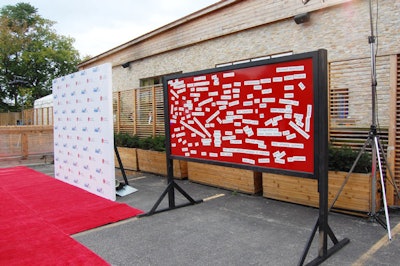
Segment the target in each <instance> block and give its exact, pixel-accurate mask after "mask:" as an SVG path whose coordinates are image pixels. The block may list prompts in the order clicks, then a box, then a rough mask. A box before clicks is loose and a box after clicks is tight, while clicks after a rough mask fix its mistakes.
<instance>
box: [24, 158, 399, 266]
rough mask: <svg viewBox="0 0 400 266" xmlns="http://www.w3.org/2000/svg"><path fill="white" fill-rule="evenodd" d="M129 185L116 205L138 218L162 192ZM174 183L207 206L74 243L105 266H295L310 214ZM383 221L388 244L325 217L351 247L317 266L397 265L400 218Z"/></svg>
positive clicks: (136, 178)
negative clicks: (136, 212)
mask: <svg viewBox="0 0 400 266" xmlns="http://www.w3.org/2000/svg"><path fill="white" fill-rule="evenodd" d="M30 167H32V168H34V169H36V170H38V171H41V172H44V173H46V174H49V175H52V174H53V171H54V170H53V165H51V164H47V165H31V166H30ZM128 178H129V182H130V185H131V186H133V187H135V188H137V189H138V192H136V193H133V194H131V195H128V196H125V197H119V198H118V199H117V201H119V202H125V203H127V204H128V205H131V206H133V207H135V208H139V209H142V210H144V211H149V210H150V209H151V208H152V206H153V205H154V203H155V202H156V200H157V199H158V198H159V196H160V195H161V193H162V191H163V190H164V189H165V187H166V184H167V183H166V178H165V177H160V176H156V175H152V174H147V173H141V172H130V173H129V174H128ZM176 182H177V183H178V184H179V185H180V186H181V187H182V188H183V189H184V190H185V191H186V192H188V193H189V195H191V196H192V197H193V198H194V199H209V200H207V201H205V202H203V203H201V204H198V205H194V206H188V207H184V208H180V209H176V210H172V211H168V212H163V213H159V214H156V215H153V216H149V217H142V218H133V219H128V220H125V221H121V222H119V223H115V224H111V225H107V226H103V227H100V228H96V229H93V230H90V231H86V232H82V233H79V234H76V235H74V236H73V237H74V238H75V239H76V240H77V241H79V242H80V243H82V244H83V245H85V246H87V247H88V248H90V249H91V250H93V251H94V252H95V253H97V254H98V255H100V256H101V257H102V258H104V259H105V260H106V261H108V262H109V263H110V264H112V265H199V266H200V265H297V263H298V261H299V259H300V257H301V255H302V254H303V249H304V247H305V245H306V243H307V240H308V238H309V237H310V234H311V230H312V229H313V225H314V223H315V222H316V219H317V218H318V210H317V209H315V208H310V207H304V206H300V205H296V204H289V203H284V202H279V201H275V200H270V199H266V198H263V197H261V196H251V195H245V194H241V193H234V192H231V191H227V190H223V189H218V188H213V187H209V186H204V185H200V184H195V183H192V182H190V181H187V180H183V181H181V180H178V181H176ZM176 198H177V203H178V204H179V203H183V202H186V199H184V197H183V196H181V195H180V193H179V192H176ZM166 204H167V202H166V201H164V202H162V204H161V206H160V207H161V208H162V207H163V206H167V205H166ZM381 217H382V218H383V219H385V217H384V216H381ZM390 220H391V228H392V235H393V236H392V241H390V242H389V241H388V240H387V231H386V230H385V229H384V228H383V227H382V226H381V225H379V224H378V223H376V222H371V221H369V220H368V219H365V218H360V217H354V216H349V215H344V214H338V213H331V214H330V215H329V225H330V227H331V228H332V230H333V232H334V233H335V235H336V237H337V238H338V239H339V240H342V239H343V238H346V237H347V238H349V239H350V243H349V244H348V245H346V246H345V247H344V248H343V249H341V250H340V251H339V252H337V253H335V254H334V255H333V256H332V257H330V258H329V259H328V260H327V261H325V262H324V263H323V264H322V265H400V252H399V251H400V213H399V212H398V211H396V210H391V211H390ZM329 244H331V242H330V241H329ZM317 245H318V235H317V236H316V237H315V239H314V242H313V245H312V247H311V250H310V252H309V255H308V257H307V260H306V262H308V261H310V260H312V259H313V258H315V257H316V256H317V250H318V247H317Z"/></svg>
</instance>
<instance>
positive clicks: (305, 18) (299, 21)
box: [294, 12, 310, 24]
mask: <svg viewBox="0 0 400 266" xmlns="http://www.w3.org/2000/svg"><path fill="white" fill-rule="evenodd" d="M308 21H310V13H308V12H307V13H303V14H299V15H296V16H294V22H296V24H302V23H304V22H308Z"/></svg>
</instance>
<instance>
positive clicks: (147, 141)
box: [139, 136, 165, 151]
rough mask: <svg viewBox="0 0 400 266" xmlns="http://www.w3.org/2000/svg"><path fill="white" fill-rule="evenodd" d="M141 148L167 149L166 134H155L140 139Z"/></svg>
mask: <svg viewBox="0 0 400 266" xmlns="http://www.w3.org/2000/svg"><path fill="white" fill-rule="evenodd" d="M139 148H140V149H143V150H152V151H165V136H154V137H147V138H144V139H140V140H139Z"/></svg>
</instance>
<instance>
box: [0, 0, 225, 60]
mask: <svg viewBox="0 0 400 266" xmlns="http://www.w3.org/2000/svg"><path fill="white" fill-rule="evenodd" d="M20 2H24V3H30V4H31V5H32V6H34V7H35V8H37V9H38V13H39V15H41V16H42V17H43V18H46V19H49V20H52V21H54V22H56V24H55V25H54V26H53V29H55V30H56V32H57V34H59V35H64V36H69V37H72V38H74V39H75V42H74V47H75V48H76V49H77V50H78V51H79V53H80V54H81V56H96V55H98V54H101V53H103V52H106V51H108V50H110V49H112V48H114V47H116V46H118V45H121V44H123V43H126V42H128V41H130V40H132V39H135V38H137V37H139V36H141V35H143V34H145V33H148V32H150V31H152V30H155V29H157V28H159V27H162V26H164V25H166V24H168V23H170V22H173V21H175V20H177V19H179V18H182V17H184V16H186V15H189V14H191V13H193V12H195V11H197V10H200V9H202V8H204V7H207V6H209V5H211V4H214V3H216V2H218V0H0V8H2V7H4V6H5V5H15V4H17V3H20Z"/></svg>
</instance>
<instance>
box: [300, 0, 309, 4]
mask: <svg viewBox="0 0 400 266" xmlns="http://www.w3.org/2000/svg"><path fill="white" fill-rule="evenodd" d="M301 2H303V5H306V4H307V3H308V2H310V0H301Z"/></svg>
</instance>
